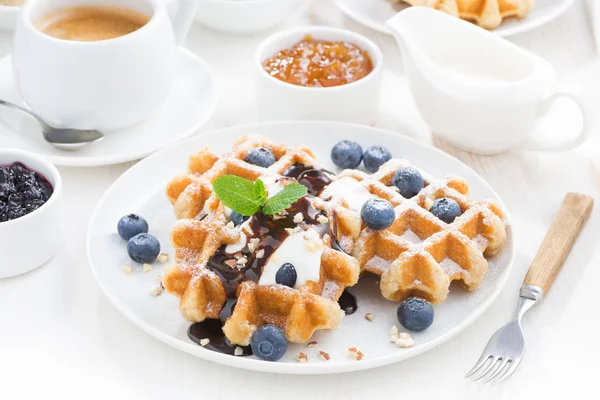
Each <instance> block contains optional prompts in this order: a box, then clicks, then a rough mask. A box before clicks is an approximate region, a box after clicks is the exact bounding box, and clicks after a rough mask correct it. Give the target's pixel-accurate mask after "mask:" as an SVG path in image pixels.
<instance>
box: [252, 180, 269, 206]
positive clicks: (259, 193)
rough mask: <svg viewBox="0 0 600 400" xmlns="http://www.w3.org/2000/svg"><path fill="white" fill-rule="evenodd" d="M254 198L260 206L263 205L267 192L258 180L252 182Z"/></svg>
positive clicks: (262, 183)
mask: <svg viewBox="0 0 600 400" xmlns="http://www.w3.org/2000/svg"><path fill="white" fill-rule="evenodd" d="M254 196H256V198H257V199H258V200H259V201H260V203H261V205H262V204H265V201H266V200H267V190H266V189H265V184H264V182H263V181H261V180H260V179H257V180H256V182H254Z"/></svg>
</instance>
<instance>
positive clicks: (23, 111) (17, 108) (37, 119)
mask: <svg viewBox="0 0 600 400" xmlns="http://www.w3.org/2000/svg"><path fill="white" fill-rule="evenodd" d="M0 104H1V105H3V106H6V107H8V108H12V109H15V110H19V111H21V112H22V113H25V114H27V115H28V116H30V117H31V118H33V119H35V120H36V121H37V122H38V123H40V124H41V125H42V126H45V125H46V123H45V122H44V121H42V120H41V119H39V117H38V116H37V115H35V114H34V113H32V112H31V111H29V110H28V109H26V108H25V107H21V106H19V105H16V104H14V103H9V102H8V101H4V100H0Z"/></svg>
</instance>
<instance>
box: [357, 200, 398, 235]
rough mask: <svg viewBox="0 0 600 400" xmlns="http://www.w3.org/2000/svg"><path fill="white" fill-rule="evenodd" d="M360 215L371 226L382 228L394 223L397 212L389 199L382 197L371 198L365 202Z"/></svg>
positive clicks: (372, 227) (377, 228)
mask: <svg viewBox="0 0 600 400" xmlns="http://www.w3.org/2000/svg"><path fill="white" fill-rule="evenodd" d="M360 217H361V218H362V220H363V222H364V223H365V225H366V226H368V227H369V228H371V229H375V230H381V229H385V228H387V227H389V226H390V225H392V223H393V222H394V219H395V218H396V213H395V212H394V207H393V206H392V204H391V203H390V202H389V201H387V200H384V199H380V198H371V199H369V200H367V201H365V204H363V206H362V209H361V210H360Z"/></svg>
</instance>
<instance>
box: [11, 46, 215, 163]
mask: <svg viewBox="0 0 600 400" xmlns="http://www.w3.org/2000/svg"><path fill="white" fill-rule="evenodd" d="M12 76H13V72H12V61H11V57H10V56H7V57H4V58H3V59H2V60H0V93H2V99H3V100H7V101H11V102H13V103H16V104H21V103H22V99H21V97H20V96H19V94H18V91H17V88H16V87H15V85H14V81H13V79H12ZM217 98H218V96H217V88H216V80H215V77H214V74H213V72H212V70H211V68H210V67H209V66H208V64H207V63H206V62H204V61H203V60H202V59H201V58H200V57H198V56H196V55H195V54H193V53H192V52H190V51H189V50H186V49H180V51H179V74H178V77H177V82H176V83H175V87H174V88H173V90H172V91H171V94H170V95H169V98H168V99H167V101H166V102H165V104H164V105H163V107H162V109H161V110H160V111H159V112H158V113H157V114H156V115H155V116H153V117H152V118H150V119H149V120H147V121H145V122H143V123H141V124H139V125H137V126H135V127H132V128H129V129H125V130H121V131H118V132H110V133H107V134H106V136H105V137H104V139H102V140H101V141H99V142H97V143H94V144H92V145H90V146H87V147H85V148H83V149H80V150H77V151H64V150H58V149H56V148H54V147H53V146H51V145H50V144H48V143H47V142H46V141H44V138H43V137H42V134H41V131H40V128H39V126H38V125H37V124H36V123H35V122H33V121H32V120H30V119H29V118H28V117H23V116H22V115H21V114H19V113H17V112H15V111H13V110H10V109H6V108H4V107H2V108H1V110H0V143H2V147H8V148H15V149H20V150H27V151H31V152H34V153H36V154H38V155H40V156H43V157H45V158H47V159H48V160H50V162H52V163H53V164H56V165H64V166H79V167H88V166H89V167H91V166H99V165H110V164H117V163H122V162H127V161H132V160H138V159H140V158H143V157H145V156H147V155H148V154H151V153H154V152H155V151H157V150H160V149H162V148H165V147H167V146H168V145H170V144H173V143H175V142H177V141H179V140H181V139H184V138H187V137H189V136H190V135H192V134H193V133H194V132H196V131H197V130H198V129H199V128H200V127H201V126H202V125H203V124H204V123H205V122H206V121H207V120H208V119H209V118H210V116H211V115H212V114H213V112H214V110H215V108H216V106H217ZM56 101H60V93H57V94H56Z"/></svg>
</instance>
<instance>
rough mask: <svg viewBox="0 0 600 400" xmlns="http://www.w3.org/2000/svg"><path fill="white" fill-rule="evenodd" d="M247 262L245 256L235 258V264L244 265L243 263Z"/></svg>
mask: <svg viewBox="0 0 600 400" xmlns="http://www.w3.org/2000/svg"><path fill="white" fill-rule="evenodd" d="M247 262H248V259H247V258H246V257H240V258H239V259H238V260H237V264H238V265H244V264H246V263H247Z"/></svg>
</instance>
